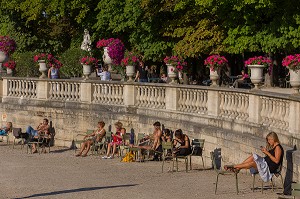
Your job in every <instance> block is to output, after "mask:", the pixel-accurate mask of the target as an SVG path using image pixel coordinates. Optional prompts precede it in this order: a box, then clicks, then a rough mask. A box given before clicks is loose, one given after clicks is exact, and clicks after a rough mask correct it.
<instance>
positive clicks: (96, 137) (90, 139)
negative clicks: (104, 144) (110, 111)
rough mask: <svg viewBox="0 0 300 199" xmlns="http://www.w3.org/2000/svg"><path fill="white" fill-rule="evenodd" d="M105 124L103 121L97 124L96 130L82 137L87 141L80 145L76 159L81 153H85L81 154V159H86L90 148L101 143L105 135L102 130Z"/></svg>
mask: <svg viewBox="0 0 300 199" xmlns="http://www.w3.org/2000/svg"><path fill="white" fill-rule="evenodd" d="M104 126H105V123H104V122H103V121H100V122H98V128H97V129H96V130H95V131H94V132H93V133H91V134H89V135H86V136H84V139H87V140H86V141H85V142H84V143H82V145H81V149H80V151H79V153H78V154H76V157H78V156H81V154H82V153H83V151H84V150H85V152H84V153H83V154H82V157H86V156H87V154H88V152H89V150H90V148H91V146H92V145H93V144H94V143H96V142H101V140H102V139H103V137H104V136H105V134H106V131H105V129H104Z"/></svg>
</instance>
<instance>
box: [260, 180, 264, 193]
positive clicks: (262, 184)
mask: <svg viewBox="0 0 300 199" xmlns="http://www.w3.org/2000/svg"><path fill="white" fill-rule="evenodd" d="M263 192H264V181H263V180H261V193H263Z"/></svg>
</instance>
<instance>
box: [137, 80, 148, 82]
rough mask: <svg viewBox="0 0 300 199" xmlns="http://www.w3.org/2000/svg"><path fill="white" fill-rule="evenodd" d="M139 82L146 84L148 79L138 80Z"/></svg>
mask: <svg viewBox="0 0 300 199" xmlns="http://www.w3.org/2000/svg"><path fill="white" fill-rule="evenodd" d="M139 82H148V79H140V80H139Z"/></svg>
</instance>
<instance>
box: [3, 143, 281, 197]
mask: <svg viewBox="0 0 300 199" xmlns="http://www.w3.org/2000/svg"><path fill="white" fill-rule="evenodd" d="M0 150H1V154H0V165H1V170H0V187H1V188H0V198H1V199H2V198H51V199H53V198H70V199H77V198H117V197H120V198H131V199H132V198H139V199H144V198H145V199H147V198H172V199H177V198H178V199H182V198H210V199H213V198H222V199H226V198H228V199H229V198H230V199H233V198H243V199H244V198H257V199H259V198H261V199H263V198H266V199H270V198H277V194H276V191H275V192H272V190H270V189H268V190H265V191H264V193H263V194H262V193H261V192H260V191H259V190H256V191H255V192H254V193H253V192H252V190H251V189H250V188H251V185H252V177H251V176H250V175H246V174H239V189H240V193H239V195H236V192H235V180H234V176H233V175H232V176H220V178H219V186H218V192H217V195H215V194H214V186H215V184H214V183H215V180H216V173H215V171H213V170H209V169H207V170H202V169H200V168H201V166H199V165H195V166H194V167H195V170H192V171H189V172H188V173H186V172H185V171H184V165H183V164H179V169H180V171H179V172H174V173H170V172H167V169H168V167H169V166H171V163H167V165H166V172H164V173H161V162H152V161H149V162H146V163H137V162H134V163H122V162H120V159H112V160H102V159H101V158H100V157H99V156H88V157H85V158H83V157H74V151H71V150H68V149H64V148H52V152H51V153H50V154H41V155H39V154H27V153H26V150H23V151H21V149H20V148H19V146H18V147H17V149H12V148H9V147H8V146H5V145H4V143H0ZM260 184H261V183H260V182H257V186H258V185H260ZM279 191H280V190H279Z"/></svg>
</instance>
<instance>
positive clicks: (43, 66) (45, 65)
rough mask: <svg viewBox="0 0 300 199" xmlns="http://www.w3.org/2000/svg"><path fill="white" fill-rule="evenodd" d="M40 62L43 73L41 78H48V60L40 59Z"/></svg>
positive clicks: (40, 69)
mask: <svg viewBox="0 0 300 199" xmlns="http://www.w3.org/2000/svg"><path fill="white" fill-rule="evenodd" d="M38 63H39V66H40V68H39V71H40V72H41V73H42V75H41V76H40V77H39V78H40V79H45V78H47V75H46V72H47V70H48V68H47V64H46V60H38Z"/></svg>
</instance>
